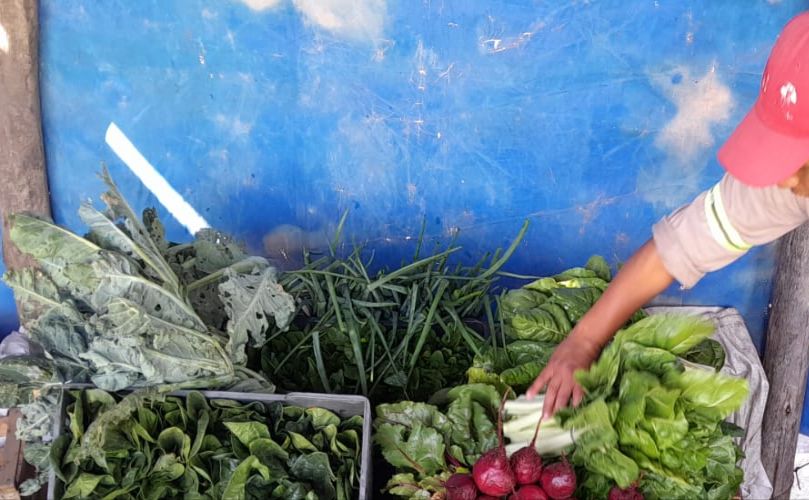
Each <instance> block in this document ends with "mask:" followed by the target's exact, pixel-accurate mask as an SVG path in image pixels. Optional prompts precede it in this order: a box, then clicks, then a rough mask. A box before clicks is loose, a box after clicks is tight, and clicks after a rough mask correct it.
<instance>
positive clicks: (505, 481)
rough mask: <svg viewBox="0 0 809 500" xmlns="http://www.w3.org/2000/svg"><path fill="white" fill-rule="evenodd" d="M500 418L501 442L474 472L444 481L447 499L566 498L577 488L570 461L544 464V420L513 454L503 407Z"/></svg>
mask: <svg viewBox="0 0 809 500" xmlns="http://www.w3.org/2000/svg"><path fill="white" fill-rule="evenodd" d="M504 404H505V398H504V399H503V402H502V403H501V405H500V411H499V413H498V417H497V438H498V445H497V447H495V448H492V449H491V450H489V451H487V452H486V453H484V454H483V455H481V457H480V458H479V459H478V460H477V462H475V464H474V466H473V467H472V474H471V475H470V474H453V475H452V476H451V477H450V478H449V479H448V480H447V481H446V483H444V486H445V488H446V491H447V497H446V498H447V500H484V499H485V500H488V499H498V498H504V497H507V498H508V499H509V500H549V499H553V500H565V499H569V498H573V494H574V493H575V491H576V473H575V471H574V470H573V466H571V465H570V464H569V463H568V462H567V460H565V459H564V457H563V458H562V461H561V462H554V463H552V464H549V465H545V466H544V465H543V463H542V457H541V456H540V455H539V453H538V452H537V449H536V440H537V435H538V434H539V426H540V423H541V419H540V421H539V422H537V424H536V428H535V429H534V437H533V439H532V440H531V442H530V443H528V444H527V445H526V446H524V447H522V448H520V449H518V450H517V451H515V452H514V453H513V454H512V455H511V457H510V458H509V456H508V455H507V454H506V447H505V445H504V444H503V406H504Z"/></svg>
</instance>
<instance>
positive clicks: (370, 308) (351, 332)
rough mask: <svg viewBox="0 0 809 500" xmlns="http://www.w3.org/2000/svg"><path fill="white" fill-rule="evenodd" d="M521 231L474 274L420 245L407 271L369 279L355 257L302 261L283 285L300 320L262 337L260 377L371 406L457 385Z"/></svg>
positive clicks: (488, 324)
mask: <svg viewBox="0 0 809 500" xmlns="http://www.w3.org/2000/svg"><path fill="white" fill-rule="evenodd" d="M526 229H527V223H526V224H524V225H523V227H522V229H521V231H520V233H519V234H518V236H517V238H516V239H515V240H514V241H513V243H512V244H511V245H510V247H509V248H508V249H507V250H506V251H505V252H503V253H500V252H499V251H498V252H495V254H494V255H486V256H484V257H483V258H482V259H480V261H479V262H478V263H477V265H475V266H472V267H463V266H460V265H458V266H452V267H451V266H450V265H449V263H448V259H449V257H450V256H451V254H452V253H454V252H456V251H457V250H458V247H450V248H448V249H447V250H445V251H442V252H438V253H435V254H434V255H432V256H430V257H426V258H420V255H419V253H420V248H421V239H420V240H419V248H418V249H417V251H416V254H415V256H414V259H413V262H412V263H409V264H406V265H403V266H402V267H400V268H398V269H395V270H392V271H387V270H384V269H383V270H381V271H379V272H377V273H376V274H371V273H369V271H368V267H369V266H370V259H369V261H364V260H363V253H362V249H361V248H357V249H356V250H355V251H354V252H353V253H352V254H351V255H349V256H348V257H347V258H340V257H338V256H336V255H335V253H334V251H332V254H331V255H329V256H326V257H322V258H320V259H318V260H315V261H311V260H310V259H309V257H308V256H307V259H306V260H307V264H306V266H305V267H304V268H303V269H300V270H297V271H292V272H289V273H287V274H286V275H285V276H284V277H283V279H282V280H281V284H282V285H283V288H284V289H285V290H287V291H288V292H289V293H290V294H292V295H293V296H294V297H295V300H296V303H297V304H298V311H297V316H296V319H295V321H294V325H295V327H294V328H292V329H290V331H289V332H277V333H273V334H272V335H271V336H270V340H269V342H268V343H267V344H266V346H265V348H264V350H263V352H262V359H261V361H262V367H263V369H264V371H265V372H266V373H267V374H268V375H270V376H271V377H272V378H273V379H274V380H275V381H276V382H277V383H278V384H279V385H281V386H283V387H284V388H287V389H291V390H302V391H315V392H334V393H352V394H354V393H359V394H363V395H367V396H369V397H371V398H372V399H374V400H375V401H378V402H385V401H395V400H399V399H418V398H423V397H425V396H428V395H429V394H432V393H434V392H435V391H438V390H440V389H442V388H444V387H449V386H452V385H455V384H457V383H460V382H462V381H463V380H464V378H465V372H466V370H467V369H468V368H469V366H470V365H471V362H472V357H473V356H474V355H475V354H477V353H480V352H481V351H482V349H483V348H484V347H485V345H486V342H487V341H486V340H485V339H484V336H483V335H482V333H483V332H485V330H486V328H491V329H493V327H494V324H495V319H494V315H493V313H492V302H493V297H492V296H491V295H489V292H490V290H491V288H492V286H493V284H494V283H495V280H496V279H497V278H498V273H499V271H500V269H501V268H502V266H503V265H504V264H505V263H506V261H507V260H508V259H509V257H510V256H511V254H512V253H513V252H514V250H515V249H516V247H517V245H518V243H519V242H520V241H521V239H522V237H523V235H524V234H525V231H526ZM338 238H339V231H338V235H337V236H336V237H335V241H337V239H338ZM332 248H334V247H332ZM371 259H372V256H371ZM494 337H495V336H492V338H494Z"/></svg>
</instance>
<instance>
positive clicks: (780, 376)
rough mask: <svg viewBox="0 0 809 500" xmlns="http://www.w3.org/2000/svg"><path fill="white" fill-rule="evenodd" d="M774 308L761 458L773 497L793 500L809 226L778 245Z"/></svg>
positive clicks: (807, 346) (804, 359)
mask: <svg viewBox="0 0 809 500" xmlns="http://www.w3.org/2000/svg"><path fill="white" fill-rule="evenodd" d="M772 295H773V298H772V311H771V312H770V324H769V327H768V329H767V344H766V347H765V349H764V370H765V371H766V373H767V378H768V379H769V382H770V393H769V398H768V400H767V408H766V409H765V411H764V422H763V427H762V439H761V443H762V450H761V460H762V462H763V464H764V469H765V470H766V471H767V474H768V475H769V476H770V480H771V481H772V485H773V498H776V499H780V498H789V492H790V489H791V488H792V482H793V477H794V476H793V469H794V467H795V447H796V445H797V442H798V433H799V430H800V423H801V414H802V413H803V395H804V389H805V387H806V375H807V368H809V224H804V225H803V226H801V227H799V228H798V229H796V230H795V231H793V232H791V233H789V234H788V235H786V236H784V237H783V238H782V240H781V241H780V242H779V244H778V264H777V267H776V273H775V282H774V283H773V294H772Z"/></svg>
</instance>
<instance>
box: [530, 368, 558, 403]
mask: <svg viewBox="0 0 809 500" xmlns="http://www.w3.org/2000/svg"><path fill="white" fill-rule="evenodd" d="M552 376H553V372H551V371H550V370H548V369H547V368H546V369H544V370H542V372H541V373H540V374H539V376H538V377H537V378H536V380H534V383H533V384H531V387H529V388H528V390H527V391H525V397H527V398H528V399H534V397H535V396H536V395H537V394H539V393H540V392H542V389H544V388H545V385H546V384H547V383H548V380H549V379H550V378H551V377H552Z"/></svg>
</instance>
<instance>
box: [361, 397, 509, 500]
mask: <svg viewBox="0 0 809 500" xmlns="http://www.w3.org/2000/svg"><path fill="white" fill-rule="evenodd" d="M433 399H434V400H435V401H436V403H437V405H439V406H440V407H442V408H446V409H445V410H444V411H441V410H440V409H439V406H436V405H433V404H426V403H419V402H412V401H403V402H400V403H394V404H381V405H378V406H377V408H376V414H377V418H376V419H375V420H374V441H375V442H376V444H377V445H378V446H379V447H380V448H381V450H382V456H383V457H384V458H385V460H386V461H387V462H388V463H390V464H391V465H393V466H394V467H396V468H397V470H398V471H399V473H398V474H396V475H395V476H394V477H393V478H392V479H391V480H390V481H389V482H388V485H387V488H386V489H387V490H388V492H389V493H390V494H391V495H396V496H402V497H406V498H430V494H431V493H435V492H443V491H444V488H443V481H444V480H445V479H446V478H447V477H449V475H451V474H452V472H454V471H456V470H459V469H461V468H465V469H469V468H471V467H472V465H473V464H474V463H475V461H476V460H477V459H478V457H480V455H482V454H483V453H484V452H486V451H488V450H489V449H491V448H492V447H493V446H495V445H496V444H497V432H496V429H495V425H494V419H495V415H496V412H497V409H498V407H499V404H500V395H499V393H498V392H497V390H496V389H495V388H494V387H492V386H490V385H486V384H468V385H461V386H457V387H454V388H452V389H451V390H448V391H444V392H442V393H441V394H438V395H436V397H435V398H433Z"/></svg>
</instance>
